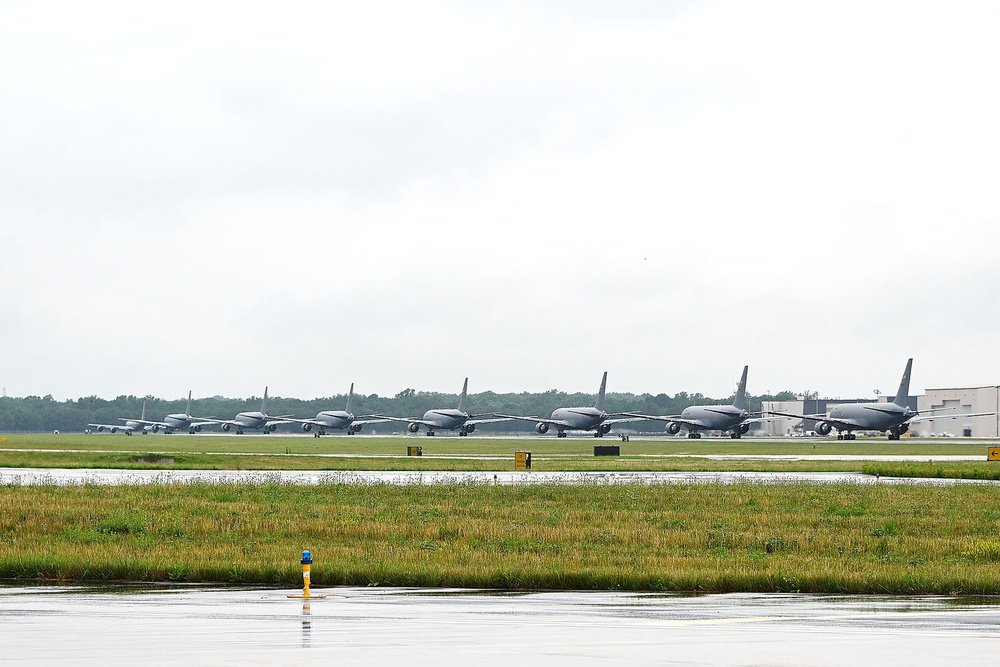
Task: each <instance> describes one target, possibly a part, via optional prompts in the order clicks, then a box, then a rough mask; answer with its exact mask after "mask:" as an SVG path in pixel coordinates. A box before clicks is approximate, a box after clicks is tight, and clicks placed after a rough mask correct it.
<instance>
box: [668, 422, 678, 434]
mask: <svg viewBox="0 0 1000 667" xmlns="http://www.w3.org/2000/svg"><path fill="white" fill-rule="evenodd" d="M680 432H681V425H680V424H678V423H677V422H669V423H668V424H667V433H669V434H670V435H677V434H678V433H680Z"/></svg>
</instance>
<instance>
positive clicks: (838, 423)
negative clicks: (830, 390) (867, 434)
mask: <svg viewBox="0 0 1000 667" xmlns="http://www.w3.org/2000/svg"><path fill="white" fill-rule="evenodd" d="M768 414H771V415H778V416H779V417H791V418H792V419H811V420H813V421H818V422H819V421H822V422H826V423H827V424H829V425H830V426H832V427H834V428H835V429H837V430H838V431H846V430H853V429H859V430H865V429H867V428H869V426H868V425H867V424H862V423H861V422H859V421H858V420H856V419H830V418H829V417H827V416H826V415H796V414H792V413H790V412H769V413H768Z"/></svg>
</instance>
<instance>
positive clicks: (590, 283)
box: [0, 0, 1000, 400]
mask: <svg viewBox="0 0 1000 667" xmlns="http://www.w3.org/2000/svg"><path fill="white" fill-rule="evenodd" d="M998 28H1000V5H997V4H996V3H991V2H978V3H977V2H951V3H924V2H912V1H911V2H878V1H871V0H866V1H865V2H828V3H813V2H797V1H790V2H767V1H764V2H738V1H734V2H695V1H691V2H666V1H653V0H650V1H639V0H637V1H633V2H628V1H621V0H619V1H616V2H583V1H573V2H570V1H560V2H526V1H525V2H516V1H512V2H493V3H479V2H468V3H464V2H377V1H373V2H315V3H312V2H284V3H280V4H279V3H263V2H246V1H244V2H203V1H199V2H191V3H186V2H172V3H136V2H120V3H115V2H100V1H97V2H88V3H79V2H18V1H6V2H2V3H0V62H2V63H3V65H0V179H2V180H0V253H2V255H0V257H2V262H0V271H2V276H3V287H2V289H0V312H2V317H3V320H2V326H0V351H2V352H0V385H2V386H3V387H4V388H5V389H6V392H7V394H8V395H10V396H25V395H30V394H37V395H44V394H53V395H54V396H55V397H56V398H57V399H60V400H63V399H67V398H76V397H79V396H89V395H92V394H96V395H98V396H102V397H106V398H111V397H114V396H117V395H120V394H135V395H146V394H152V395H156V396H161V397H164V398H177V397H180V396H182V395H185V394H186V392H187V390H188V389H193V390H194V394H195V396H210V395H215V394H222V395H226V396H236V397H241V396H251V395H260V394H261V393H262V392H263V389H264V386H265V385H269V386H270V389H271V393H272V394H276V395H281V396H294V397H299V398H312V397H321V396H330V395H333V394H339V393H344V392H346V391H347V388H348V386H349V385H350V383H351V382H355V383H356V389H357V391H359V392H361V393H365V394H371V393H377V394H380V395H392V394H395V393H396V392H398V391H400V390H401V389H404V388H406V387H413V388H415V389H417V390H421V391H444V392H452V393H457V392H458V391H459V389H460V388H461V383H462V379H463V378H464V377H466V376H469V378H470V380H469V389H470V391H473V392H478V391H484V390H487V389H489V390H494V391H497V392H507V391H543V390H547V389H553V388H557V389H560V390H565V391H571V392H572V391H587V392H594V391H596V389H597V385H598V383H599V381H600V375H601V373H602V372H603V371H605V370H607V371H608V372H609V378H608V389H609V391H625V392H636V393H642V392H650V393H653V394H657V393H661V392H665V393H668V394H674V393H676V392H678V391H688V392H701V393H704V394H706V395H709V396H718V397H722V396H725V395H728V394H729V393H730V392H732V390H733V387H734V385H735V382H736V380H737V378H738V376H739V373H740V371H741V369H742V366H743V365H744V364H749V365H750V376H749V390H750V391H751V392H752V393H762V392H764V391H767V390H770V391H779V390H783V389H789V390H793V391H803V390H807V389H810V390H814V391H818V392H820V394H821V395H823V396H830V397H837V396H840V397H861V396H871V395H872V394H873V392H874V390H876V389H878V390H880V391H882V392H883V393H889V394H891V393H893V392H894V391H895V388H896V386H897V383H898V381H899V375H900V373H901V372H902V369H903V365H904V364H905V362H906V359H907V358H908V357H911V356H912V357H914V369H913V385H912V386H911V390H913V392H914V393H917V392H920V391H922V390H923V389H924V388H927V387H947V386H967V385H982V384H998V383H1000V356H998V355H997V346H996V342H997V341H998V340H1000V310H998V306H997V302H998V298H997V296H998V294H997V289H998V286H1000V261H998V240H1000V231H998V230H997V225H998V222H1000V197H998V184H1000V86H998V85H997V82H998V81H1000V76H998V74H1000V73H998V71H997V70H998V68H1000V40H998V39H997V38H996V35H997V30H998Z"/></svg>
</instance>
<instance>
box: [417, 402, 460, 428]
mask: <svg viewBox="0 0 1000 667" xmlns="http://www.w3.org/2000/svg"><path fill="white" fill-rule="evenodd" d="M423 420H424V421H425V422H430V423H431V424H434V426H433V428H444V429H448V430H452V431H453V430H455V429H456V428H460V427H461V426H462V425H463V424H465V422H467V421H469V413H467V412H463V411H462V410H457V409H455V408H449V409H446V410H428V411H427V412H425V413H424V417H423ZM413 423H414V424H416V423H417V422H413Z"/></svg>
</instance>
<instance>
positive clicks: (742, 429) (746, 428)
mask: <svg viewBox="0 0 1000 667" xmlns="http://www.w3.org/2000/svg"><path fill="white" fill-rule="evenodd" d="M749 432H750V424H740V433H742V434H743V435H746V434H747V433H749Z"/></svg>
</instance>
